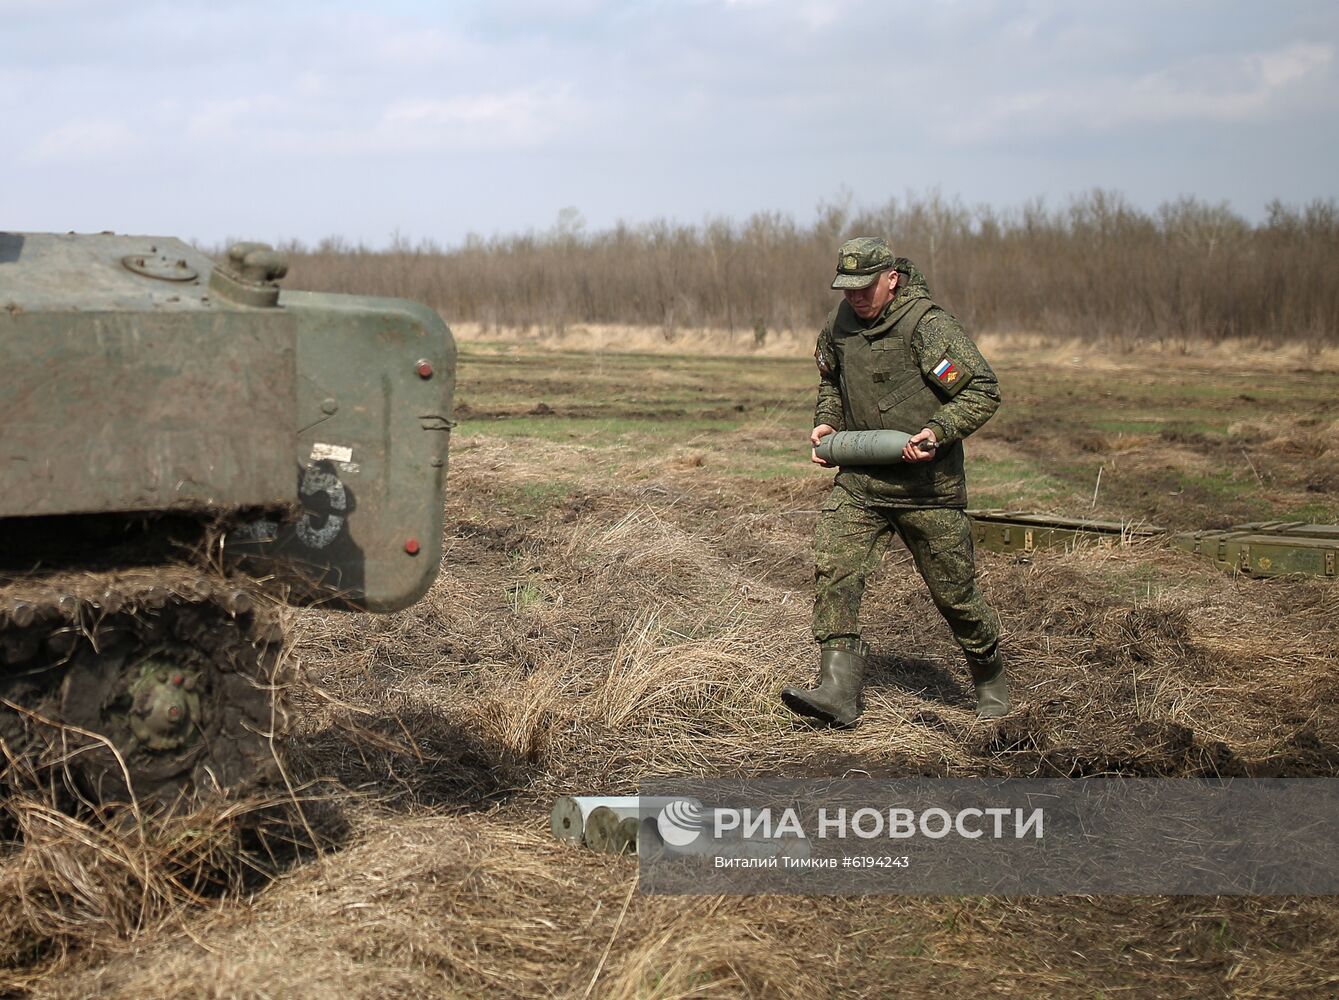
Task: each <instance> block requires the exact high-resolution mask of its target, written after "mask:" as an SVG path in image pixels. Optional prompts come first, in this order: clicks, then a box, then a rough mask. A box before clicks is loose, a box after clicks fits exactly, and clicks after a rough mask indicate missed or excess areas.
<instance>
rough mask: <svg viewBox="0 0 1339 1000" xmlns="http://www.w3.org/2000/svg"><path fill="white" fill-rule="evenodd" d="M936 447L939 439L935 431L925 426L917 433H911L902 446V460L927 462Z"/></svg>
mask: <svg viewBox="0 0 1339 1000" xmlns="http://www.w3.org/2000/svg"><path fill="white" fill-rule="evenodd" d="M938 447H939V439H938V438H937V437H935V432H934V431H932V430H930V428H928V427H926V428H924V429H923V430H922V431H921V432H920V433H919V434H916V435H913V436H912V438H911V440H910V441H908V442H907V443H906V445H905V446H904V447H903V448H902V461H904V462H928V461H930V459H932V458H934V457H935V449H936V448H938Z"/></svg>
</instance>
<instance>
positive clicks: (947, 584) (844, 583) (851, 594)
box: [814, 486, 1000, 658]
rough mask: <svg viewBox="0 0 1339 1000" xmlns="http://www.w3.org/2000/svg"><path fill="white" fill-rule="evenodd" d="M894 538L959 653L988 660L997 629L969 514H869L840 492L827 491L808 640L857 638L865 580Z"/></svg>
mask: <svg viewBox="0 0 1339 1000" xmlns="http://www.w3.org/2000/svg"><path fill="white" fill-rule="evenodd" d="M894 532H896V533H897V535H899V536H900V537H901V539H902V541H903V542H904V543H905V544H906V547H907V549H908V551H910V552H911V558H912V559H913V560H914V561H915V563H916V569H917V570H918V571H919V572H920V574H921V578H922V579H923V580H924V581H925V583H926V586H928V587H929V588H930V597H931V599H932V600H933V601H934V603H935V607H937V608H938V609H939V612H940V614H942V615H943V616H944V620H945V621H947V622H948V625H949V628H951V629H952V630H953V637H954V638H955V639H957V641H958V645H959V646H961V647H962V649H963V652H965V653H966V654H967V655H968V656H971V657H977V658H980V657H984V656H989V655H991V654H992V653H993V652H994V650H995V646H996V644H997V643H998V642H999V638H1000V622H999V618H998V616H997V615H996V614H995V612H994V611H993V610H992V609H991V607H990V605H988V604H987V603H986V601H985V598H984V597H982V596H981V591H980V590H979V589H978V588H977V585H976V561H975V559H974V558H973V551H972V530H971V521H969V520H968V518H967V515H966V514H965V513H963V512H962V511H961V510H958V509H956V508H952V507H926V508H913V509H906V508H891V507H878V508H876V507H867V506H865V505H864V504H861V503H859V502H857V501H856V500H855V499H854V498H852V496H851V495H850V494H849V493H847V492H846V491H845V490H844V489H842V488H841V487H840V486H838V487H834V488H833V490H832V493H831V495H830V496H829V497H828V500H827V502H826V503H824V504H823V512H822V514H821V515H820V517H819V520H818V534H817V545H816V548H817V559H816V568H815V571H814V579H815V583H816V594H815V599H814V638H815V639H817V640H818V641H819V642H828V641H830V640H834V639H843V638H848V637H850V638H854V637H857V636H859V635H860V601H861V598H862V597H864V594H865V580H866V578H867V577H868V576H869V574H870V573H872V572H874V570H875V569H876V568H877V567H878V565H879V558H880V556H881V555H882V553H883V547H884V545H885V544H886V543H887V542H888V540H889V538H890V536H891V535H892V534H893V533H894Z"/></svg>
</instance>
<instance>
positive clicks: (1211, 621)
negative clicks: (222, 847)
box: [0, 359, 1339, 998]
mask: <svg viewBox="0 0 1339 1000" xmlns="http://www.w3.org/2000/svg"><path fill="white" fill-rule="evenodd" d="M1117 361H1119V359H1117ZM1210 363H1213V362H1212V359H1208V360H1206V359H1197V360H1196V364H1210ZM1224 364H1226V362H1224ZM466 430H467V433H466V434H463V435H461V436H460V438H459V439H458V441H457V444H458V445H460V447H458V448H457V449H456V451H455V454H454V457H453V459H452V470H451V497H450V502H449V505H448V509H447V539H448V544H447V556H446V561H445V564H444V568H443V574H442V577H441V578H440V580H439V581H438V583H437V584H436V586H435V587H434V589H433V591H432V592H431V593H430V594H429V596H428V597H427V599H425V600H424V601H423V602H422V603H420V604H419V605H417V606H416V607H414V608H412V609H410V610H408V611H406V612H403V613H401V614H398V615H394V616H384V617H374V616H347V615H338V614H331V613H326V612H321V611H303V612H294V613H292V614H291V621H290V623H289V626H290V629H289V631H290V634H291V635H292V637H293V641H294V647H293V649H294V655H295V656H296V657H297V659H298V660H299V662H300V664H301V666H302V669H303V671H304V672H305V674H306V681H305V687H304V688H303V689H302V690H301V691H300V692H299V694H298V711H297V712H296V713H295V715H296V717H297V719H298V723H297V732H296V734H295V737H294V740H293V745H292V753H291V757H292V765H293V772H294V778H295V780H297V781H309V780H315V779H318V778H323V779H326V780H327V781H329V782H331V783H330V784H328V785H326V786H324V787H327V788H330V789H332V790H333V791H334V793H335V794H336V795H337V796H338V800H337V801H338V805H339V808H340V809H341V811H342V813H343V815H344V818H345V819H346V821H347V822H348V824H349V826H350V831H349V835H348V838H347V843H346V844H345V845H344V846H343V847H341V848H339V849H331V850H328V851H326V852H325V853H323V854H322V855H321V856H320V857H318V858H316V859H314V860H312V861H310V862H309V863H307V864H304V865H301V866H298V867H296V868H294V869H292V870H291V871H287V872H286V873H282V874H280V875H279V876H278V878H277V879H276V880H275V881H274V882H273V883H272V884H270V885H269V886H268V887H264V888H261V887H258V886H246V885H245V884H244V883H240V882H233V883H231V886H232V888H231V890H230V892H229V893H225V894H224V896H223V897H222V898H221V899H219V900H218V901H217V902H215V903H212V904H211V905H207V906H201V905H199V903H198V901H197V900H196V899H195V896H194V895H193V894H198V890H197V889H195V888H194V887H192V886H189V885H187V886H185V887H184V888H182V887H176V886H174V884H173V883H172V881H171V880H170V879H164V878H163V876H162V874H161V873H162V872H163V871H165V870H167V869H166V868H164V861H163V857H162V855H161V854H157V855H154V854H148V853H146V851H147V847H141V846H137V844H139V842H138V841H136V840H135V838H134V837H133V836H131V837H126V836H123V835H116V834H111V833H108V832H106V831H105V830H103V831H101V832H99V831H95V830H92V829H91V828H88V827H86V826H84V825H82V824H76V823H74V822H73V821H70V820H68V819H64V818H62V817H58V816H52V815H50V814H43V813H40V812H37V811H34V812H32V813H31V814H30V815H28V817H27V818H26V819H24V822H25V823H27V824H28V826H26V827H25V830H24V833H25V839H24V841H23V843H22V845H21V846H19V847H17V848H16V849H15V850H14V851H13V852H12V853H11V854H10V855H9V856H8V857H6V858H4V859H3V860H0V884H2V885H3V888H4V890H5V891H7V892H14V893H17V894H18V895H17V896H15V897H12V898H18V899H26V900H29V901H30V903H29V904H28V905H26V906H25V907H24V908H21V909H19V910H13V911H11V910H9V909H7V910H6V914H5V918H4V921H5V922H4V923H3V924H0V927H3V928H4V931H3V933H0V941H3V942H5V948H6V949H7V951H6V952H5V959H4V967H5V968H7V970H8V971H0V982H3V981H4V979H6V978H7V979H8V980H9V982H10V984H11V989H12V991H13V992H15V993H17V994H19V995H25V992H26V994H28V995H32V996H35V997H36V996H41V997H79V996H87V995H93V994H98V995H105V996H112V997H118V996H119V997H134V996H166V995H174V996H183V997H225V996H227V997H232V996H242V997H270V996H313V997H325V996H340V997H350V998H351V997H420V996H500V997H534V996H562V997H574V998H583V997H655V998H687V997H698V996H740V997H772V996H794V997H799V996H806V997H810V996H836V995H842V996H855V997H871V998H872V997H881V996H887V995H889V994H890V992H891V991H896V992H899V993H904V994H906V995H926V994H931V993H935V994H940V995H950V996H960V995H962V996H965V995H1001V996H1008V995H1012V996H1018V995H1023V996H1055V997H1075V998H1078V997H1085V998H1086V997H1092V996H1097V995H1106V996H1168V997H1180V996H1196V995H1230V996H1234V997H1242V998H1247V997H1261V998H1263V997H1309V996H1316V997H1321V996H1333V995H1334V994H1335V992H1336V990H1339V976H1336V974H1335V972H1334V966H1333V955H1334V954H1335V952H1336V949H1339V906H1336V905H1335V904H1334V903H1333V902H1332V901H1330V900H1324V899H1292V898H1286V899H1231V898H1221V899H1220V898H1184V899H1177V898H1150V899H1125V898H1097V899H938V898H909V897H908V898H901V897H881V898H863V899H817V900H814V899H797V898H784V897H779V898H714V897H712V898H662V897H649V896H642V895H640V894H638V893H637V892H636V865H635V862H634V861H632V860H630V859H621V858H610V857H604V856H597V855H594V854H591V853H588V852H584V851H581V850H577V849H571V848H567V847H564V846H562V845H560V844H558V843H556V842H554V841H553V840H552V839H551V838H550V836H549V835H548V833H547V809H548V806H549V803H550V802H551V800H552V797H553V796H554V795H556V794H559V793H570V792H578V791H579V792H585V793H599V792H607V793H626V792H629V791H631V790H633V789H634V788H635V787H636V784H637V783H638V781H640V780H642V779H645V778H648V777H653V776H658V775H666V774H675V773H694V774H698V773H711V774H728V775H762V774H772V775H775V774H786V775H794V776H801V775H841V774H846V773H855V774H860V775H863V774H869V775H872V776H875V777H880V776H892V775H898V776H902V775H907V774H952V775H966V774H1002V775H1055V774H1068V775H1090V774H1110V773H1121V774H1145V775H1175V776H1190V775H1211V774H1322V775H1331V776H1333V775H1335V774H1336V769H1337V768H1339V708H1337V707H1336V706H1339V649H1336V647H1335V643H1334V628H1333V625H1334V621H1335V620H1336V616H1339V592H1336V590H1335V588H1334V586H1333V584H1327V583H1325V582H1323V581H1275V582H1265V581H1250V580H1243V579H1235V578H1233V577H1230V576H1227V575H1224V574H1220V573H1219V572H1218V571H1217V570H1215V569H1214V568H1212V567H1211V566H1209V565H1208V564H1205V563H1200V562H1197V561H1195V560H1194V559H1193V558H1192V557H1190V556H1188V555H1185V554H1183V553H1179V552H1176V551H1172V550H1169V549H1166V548H1164V547H1161V546H1159V545H1157V544H1143V545H1138V546H1133V547H1127V548H1119V549H1099V550H1087V551H1082V552H1078V553H1073V554H1069V555H1065V554H1059V553H1056V554H1044V555H1039V556H1037V557H1036V558H1035V559H1033V560H1032V561H1030V562H1024V561H1013V560H1010V559H1005V558H1001V557H991V556H986V557H983V558H982V560H981V568H982V579H983V586H984V587H985V589H986V591H987V593H988V594H989V596H990V597H991V599H992V601H993V602H994V603H995V604H996V606H997V607H998V608H999V609H1000V610H1001V612H1002V615H1003V618H1004V623H1005V627H1006V630H1007V640H1006V641H1007V643H1008V649H1009V652H1010V655H1011V657H1012V662H1013V664H1014V666H1013V671H1014V676H1015V679H1016V684H1015V690H1016V696H1017V702H1018V709H1017V710H1016V712H1015V713H1014V715H1012V716H1011V717H1010V718H1009V719H1008V720H1006V721H1005V722H1004V723H1002V724H997V725H990V724H981V723H978V722H977V721H976V720H975V717H974V715H973V713H972V710H971V708H972V705H971V697H970V685H969V683H968V681H967V678H966V673H965V670H964V668H963V666H962V663H961V661H960V656H959V654H958V653H957V652H956V649H955V647H954V646H953V644H952V641H951V639H950V637H949V636H948V633H947V631H946V629H944V628H943V627H942V625H941V624H940V623H939V622H938V619H937V618H936V616H935V614H934V612H933V608H932V607H931V605H930V602H929V598H928V596H927V595H926V594H925V593H924V589H923V586H922V585H921V584H920V582H919V581H918V580H917V579H916V578H915V576H914V573H913V572H912V571H911V570H910V566H909V560H908V558H907V557H906V555H905V553H903V552H901V550H900V549H899V550H895V551H893V552H891V553H890V554H889V556H888V557H887V558H886V560H885V563H884V567H883V569H882V570H881V572H880V575H879V577H878V578H877V579H876V581H875V582H874V583H873V584H872V586H871V590H870V595H869V598H868V600H867V604H866V608H865V620H866V622H867V630H866V634H867V638H868V639H869V640H870V641H871V643H872V645H873V646H874V650H875V655H874V659H873V676H872V678H871V684H870V687H869V690H868V706H867V711H866V716H865V720H864V723H863V724H862V726H861V727H860V728H859V729H857V730H855V731H853V732H828V731H818V730H813V729H810V728H809V727H807V726H804V725H801V724H797V723H796V722H795V721H794V720H793V719H792V717H791V716H790V715H789V714H788V713H787V712H785V710H784V709H783V708H782V707H781V706H780V703H779V702H778V700H777V698H776V691H777V690H778V689H779V688H780V687H781V686H783V685H785V684H790V683H795V682H797V681H798V682H802V681H804V680H805V679H806V678H807V677H808V675H809V673H810V671H811V669H812V664H813V660H814V654H813V649H812V645H811V642H810V640H809V638H808V616H809V610H810V604H809V602H810V600H811V586H812V583H811V568H810V566H811V564H810V559H809V548H810V545H811V537H812V530H813V523H814V517H815V513H816V510H817V508H818V505H819V501H820V499H821V497H822V495H823V493H824V490H825V483H826V477H824V476H822V475H819V474H816V473H814V474H811V473H810V472H809V471H808V470H804V469H803V468H801V469H799V470H797V472H796V473H795V474H794V475H792V476H788V477H780V478H767V479H748V478H742V477H739V476H736V475H730V474H729V470H728V469H727V468H726V467H725V466H724V465H722V464H720V463H719V461H718V460H717V458H715V457H713V455H712V453H711V452H709V451H707V450H704V449H702V448H700V447H698V446H688V447H685V446H684V445H683V444H682V443H681V442H677V441H673V442H669V443H665V442H659V443H657V442H656V441H653V440H652V439H650V438H648V439H646V440H645V441H643V442H642V443H641V445H640V448H639V447H638V446H634V445H626V446H622V447H620V448H615V449H608V450H603V451H599V450H594V449H592V448H591V447H590V446H588V445H586V444H585V443H583V442H581V441H576V442H567V443H564V442H561V441H556V440H553V439H551V438H541V437H527V436H524V435H522V436H512V437H509V438H506V439H502V438H500V437H495V436H492V435H490V434H489V433H488V432H487V425H482V426H474V427H470V428H467V429H466ZM734 433H735V435H736V436H735V437H732V438H731V441H732V442H734V443H735V444H737V445H739V446H740V447H741V448H753V447H763V446H765V445H767V444H769V443H770V444H774V443H775V442H776V441H778V440H785V439H786V438H787V436H788V435H793V428H789V427H786V426H781V425H779V424H778V423H777V422H775V421H772V420H771V418H768V417H760V418H759V419H758V420H757V421H756V422H754V423H751V424H749V425H748V426H745V427H743V428H741V429H740V430H738V431H737V432H734ZM704 456H705V457H704ZM695 459H696V460H695ZM536 484H541V485H544V486H546V487H550V486H560V487H561V489H553V490H551V491H549V492H538V493H536V492H530V493H527V492H526V490H527V489H533V487H535V485H536ZM926 622H930V623H931V624H929V625H928V626H927V625H926V624H925V623H926ZM206 839H207V837H206ZM161 849H162V848H161V841H155V842H154V850H158V851H161ZM146 871H147V872H149V875H148V877H147V878H146V875H145V872H146ZM11 887H20V888H18V889H14V888H11ZM187 890H189V891H187ZM7 898H11V897H8V896H7Z"/></svg>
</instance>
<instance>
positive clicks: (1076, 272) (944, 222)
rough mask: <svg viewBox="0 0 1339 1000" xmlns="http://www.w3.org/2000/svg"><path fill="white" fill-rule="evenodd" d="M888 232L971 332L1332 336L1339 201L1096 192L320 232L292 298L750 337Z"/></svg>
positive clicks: (538, 324) (296, 269) (1337, 331)
mask: <svg viewBox="0 0 1339 1000" xmlns="http://www.w3.org/2000/svg"><path fill="white" fill-rule="evenodd" d="M857 234H876V235H884V236H886V237H888V238H889V239H890V241H891V242H892V245H893V248H894V252H896V253H898V254H900V255H903V256H907V257H910V258H911V259H912V260H914V261H916V263H917V264H918V265H920V267H921V268H922V269H923V270H924V271H925V273H926V275H927V277H928V279H929V281H930V286H931V289H932V290H933V292H934V294H935V298H936V299H937V301H939V302H940V303H941V304H942V305H944V306H945V308H947V309H949V310H950V311H952V312H953V313H955V314H956V315H958V316H959V317H960V318H962V319H963V320H964V321H965V322H966V323H967V324H968V325H969V326H970V327H971V328H972V329H973V330H977V331H982V332H986V331H1020V330H1024V331H1036V332H1040V333H1044V334H1050V335H1055V336H1062V337H1079V338H1084V339H1103V340H1115V341H1125V342H1129V341H1140V340H1177V339H1183V338H1184V339H1201V338H1204V339H1210V340H1223V339H1228V338H1245V339H1249V340H1254V341H1258V342H1263V343H1281V342H1285V341H1296V340H1302V341H1311V342H1315V343H1329V344H1332V343H1335V342H1336V341H1339V281H1337V280H1336V278H1335V275H1334V273H1333V269H1334V267H1335V266H1336V261H1339V205H1336V203H1335V202H1334V201H1332V200H1331V201H1314V202H1311V203H1310V204H1307V205H1304V206H1300V207H1299V206H1289V205H1285V204H1282V203H1280V202H1278V201H1275V202H1272V203H1271V204H1269V205H1268V206H1267V208H1266V212H1265V217H1264V219H1263V220H1262V221H1261V222H1259V223H1254V224H1253V223H1250V222H1248V221H1246V220H1245V219H1244V218H1242V217H1241V216H1240V215H1238V214H1236V213H1235V212H1233V211H1232V210H1231V209H1230V208H1229V207H1228V206H1227V205H1226V204H1225V203H1220V204H1211V203H1207V202H1204V201H1201V200H1198V199H1195V198H1182V199H1180V200H1177V201H1174V202H1168V203H1166V204H1164V205H1162V206H1161V207H1159V208H1158V209H1157V210H1156V211H1153V212H1147V211H1143V210H1141V209H1139V208H1136V207H1134V206H1132V205H1131V204H1130V203H1129V202H1128V200H1126V199H1125V198H1124V197H1123V196H1122V195H1120V194H1118V193H1114V192H1109V191H1101V190H1097V191H1093V192H1091V193H1089V194H1087V195H1084V196H1082V197H1079V198H1076V199H1074V200H1072V201H1071V202H1069V203H1068V204H1066V205H1065V206H1063V207H1055V208H1050V207H1047V206H1046V205H1045V204H1044V203H1043V202H1041V201H1034V202H1032V203H1029V204H1027V205H1025V206H1023V207H1022V208H1019V209H1016V210H1012V211H997V210H994V209H991V208H989V207H975V208H969V207H966V206H964V205H962V204H961V203H960V202H956V201H952V200H946V199H944V198H941V197H940V196H938V195H935V194H931V195H927V196H911V197H909V198H906V199H902V200H891V201H889V202H888V203H887V204H886V205H884V206H883V207H882V208H878V209H874V210H862V211H852V210H851V209H850V208H849V207H848V206H847V205H846V204H843V203H842V202H840V201H839V202H836V203H833V204H827V205H823V206H821V207H820V209H819V211H818V213H817V216H816V218H815V219H814V221H813V222H811V223H810V224H808V225H801V224H798V223H797V222H796V221H795V220H794V219H793V218H791V217H790V216H787V215H784V214H779V213H762V214H757V215H754V216H752V217H750V218H749V219H747V220H745V221H743V222H738V221H731V220H727V219H711V220H708V221H707V222H705V223H703V224H701V225H685V224H680V223H676V222H669V221H664V220H659V221H655V222H649V223H645V224H641V225H629V224H623V223H620V224H619V225H617V226H615V227H613V228H612V229H609V230H605V231H601V232H594V233H588V232H586V231H585V227H584V225H583V224H582V222H581V219H580V215H579V213H577V212H576V211H575V210H571V209H569V210H564V212H563V213H561V214H560V216H559V220H558V223H557V225H555V226H554V227H553V228H552V229H550V230H548V231H546V232H543V233H533V232H532V233H526V234H524V235H515V236H504V237H494V238H491V239H483V238H480V237H475V236H471V237H469V238H467V239H466V241H465V242H464V243H463V244H462V245H460V246H458V247H452V248H442V247H439V246H437V245H435V244H433V243H430V242H424V243H419V244H415V245H409V244H408V243H407V242H406V241H404V240H402V239H399V238H397V239H395V240H393V241H392V244H391V246H390V247H389V248H387V249H383V250H373V249H369V248H366V247H362V246H356V247H355V246H349V245H347V244H345V243H344V242H343V241H341V240H339V239H337V238H332V239H327V240H324V241H322V242H321V243H320V244H319V245H318V246H316V247H304V246H302V245H301V244H291V245H289V246H288V247H287V249H288V250H289V252H290V254H291V260H292V264H293V267H292V273H293V276H292V278H291V279H290V280H289V282H288V284H289V285H290V286H292V287H299V288H307V289H312V290H319V291H340V292H357V293H362V294H376V295H395V296H404V297H407V298H412V299H417V300H419V301H423V302H426V303H428V304H429V305H431V306H433V307H434V308H436V309H437V310H439V311H440V312H441V313H442V315H443V316H445V317H446V319H447V320H448V322H477V323H481V324H483V325H484V326H485V327H486V328H491V327H513V328H540V329H544V330H557V331H561V330H563V329H564V328H565V327H567V326H568V325H572V324H578V323H626V324H635V325H649V326H657V327H660V328H661V329H662V330H663V331H664V333H665V336H666V337H667V338H673V337H674V335H675V333H676V331H678V330H679V329H681V328H702V327H714V328H721V329H725V330H728V331H730V333H731V334H732V335H741V336H747V337H761V336H763V335H764V334H765V331H767V330H799V331H809V330H813V329H815V328H816V327H817V326H818V324H819V323H821V322H822V319H823V317H824V316H825V315H826V313H827V311H828V310H829V309H830V308H831V307H832V304H833V302H834V299H835V293H833V292H830V291H828V288H827V286H828V282H829V280H830V278H831V274H832V270H833V266H834V264H835V261H836V248H837V246H838V245H839V244H840V243H841V242H842V240H844V239H846V238H848V237H850V236H852V235H857Z"/></svg>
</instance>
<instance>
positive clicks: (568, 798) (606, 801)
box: [549, 795, 677, 844]
mask: <svg viewBox="0 0 1339 1000" xmlns="http://www.w3.org/2000/svg"><path fill="white" fill-rule="evenodd" d="M674 801H677V799H675V798H674V797H673V796H663V795H648V796H638V795H562V796H559V797H558V798H557V799H556V800H555V801H554V803H553V810H552V811H551V812H550V813H549V830H550V831H552V833H553V835H554V836H555V837H557V838H558V839H559V840H562V841H566V842H567V843H570V844H580V843H582V842H583V840H585V837H586V826H587V824H588V822H589V821H590V816H591V813H592V812H594V811H595V810H596V809H598V808H600V807H601V806H603V807H605V808H607V809H609V810H611V811H612V812H613V813H614V814H615V817H616V819H617V820H624V819H627V818H628V817H629V816H635V817H637V818H638V819H640V818H642V817H644V816H655V815H656V814H658V813H659V812H660V810H661V809H663V808H665V806H666V805H667V804H668V803H670V802H674Z"/></svg>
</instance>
